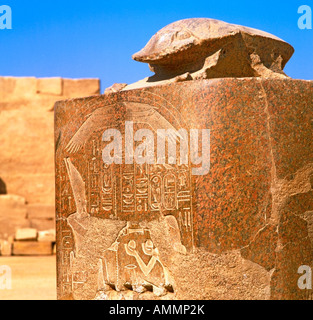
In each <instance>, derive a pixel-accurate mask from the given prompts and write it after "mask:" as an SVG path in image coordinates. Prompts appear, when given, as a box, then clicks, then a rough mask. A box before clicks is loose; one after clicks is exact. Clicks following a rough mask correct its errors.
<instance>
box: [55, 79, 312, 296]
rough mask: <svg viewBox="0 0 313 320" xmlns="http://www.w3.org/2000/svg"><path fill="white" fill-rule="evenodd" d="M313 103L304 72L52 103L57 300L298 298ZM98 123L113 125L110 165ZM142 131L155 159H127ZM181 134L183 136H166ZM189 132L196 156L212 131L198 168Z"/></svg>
mask: <svg viewBox="0 0 313 320" xmlns="http://www.w3.org/2000/svg"><path fill="white" fill-rule="evenodd" d="M312 101H313V82H311V81H301V80H291V79H288V78H284V79H262V78H225V79H209V80H208V79H204V80H194V81H186V82H180V83H171V84H165V85H161V86H151V87H148V88H142V89H135V90H125V91H121V92H115V93H114V92H113V93H109V94H105V95H102V96H97V97H90V98H81V99H74V100H67V101H62V102H58V103H57V104H56V107H55V142H56V143H55V152H56V223H57V260H58V298H59V299H126V298H127V299H128V298H131V299H147V298H148V299H236V298H237V299H304V298H306V295H307V294H308V293H307V292H304V291H302V290H300V289H299V288H298V286H297V279H298V278H299V274H298V273H297V271H298V268H299V267H300V266H301V265H306V264H307V265H310V263H311V261H312V260H313V255H312V240H313V238H312V232H310V230H311V229H310V226H311V219H310V215H311V213H312V211H313V197H312V195H313V188H312V184H313V183H312V180H313V179H312V177H313V162H312V154H313V144H312V134H313V128H312V119H313V106H312ZM130 123H131V124H132V127H129V126H127V124H128V125H129V124H130ZM130 128H131V129H133V130H130ZM108 129H112V130H113V129H114V130H116V131H112V130H111V131H109V133H110V132H111V133H113V132H117V131H118V132H120V133H121V138H122V140H121V141H122V144H121V145H120V147H121V149H120V150H117V149H114V151H115V152H116V153H117V154H118V155H119V156H121V159H120V160H121V161H120V162H118V161H117V162H118V163H112V164H108V163H105V162H104V150H105V149H106V148H107V147H108V145H109V144H110V143H112V139H111V140H110V139H106V136H105V135H104V133H105V132H107V133H108V131H107V130H108ZM140 129H146V130H150V131H151V132H152V133H153V139H154V141H155V143H154V147H155V149H154V151H155V152H154V153H153V155H152V158H151V157H150V158H149V159H150V160H151V159H152V160H154V162H153V161H152V162H151V163H143V164H139V163H138V162H136V161H133V163H131V161H130V160H131V159H133V158H132V156H133V155H134V154H136V152H137V151H138V150H140V147H142V146H143V145H144V143H145V141H147V139H146V140H145V139H141V140H140V139H137V141H136V139H135V138H136V134H138V132H140V131H139V130H140ZM160 129H161V130H172V131H168V136H167V144H170V143H173V141H174V142H176V143H177V149H176V151H177V158H176V160H177V161H176V163H173V162H175V161H173V159H170V157H168V156H167V155H166V158H165V161H164V163H162V162H161V164H159V162H158V160H159V159H158V148H157V140H158V138H159V137H160V132H159V131H158V130H160ZM179 129H184V130H186V131H184V132H187V140H186V139H184V138H185V137H182V135H178V138H177V136H176V138H177V139H175V138H173V136H172V135H171V132H172V133H173V132H174V131H175V132H177V131H178V130H179ZM194 130H198V131H197V132H199V137H198V138H199V139H198V142H199V145H200V146H199V150H196V151H195V148H194V150H193V152H194V153H196V152H198V151H199V152H200V153H201V151H202V153H203V152H204V150H201V146H202V149H203V145H204V143H205V142H206V143H207V142H208V141H203V140H201V135H202V136H203V134H204V131H203V130H210V137H209V142H210V143H209V146H210V169H209V170H208V171H207V172H205V173H204V174H202V175H195V174H194V172H196V171H195V170H194V169H197V168H199V167H200V166H201V163H199V162H196V161H192V159H193V158H194V157H193V153H192V150H191V145H192V143H191V140H190V137H191V132H192V131H193V132H195V131H194ZM145 132H146V131H145ZM163 132H164V131H163ZM178 132H181V133H182V132H183V131H178ZM137 138H138V136H137ZM146 138H147V137H146ZM206 139H207V137H206ZM106 140H107V141H106ZM207 140H208V139H207ZM186 141H189V142H190V143H189V144H188V153H187V161H186V162H183V161H181V158H180V157H179V155H181V153H182V149H181V148H179V146H181V145H182V143H183V142H184V143H186ZM130 142H131V143H132V144H131V148H129V143H130ZM206 145H207V144H206ZM112 150H113V149H112ZM136 150H137V151H136ZM166 150H167V151H168V148H166ZM179 150H180V151H179ZM133 151H134V154H132V152H133ZM146 151H147V149H146ZM172 151H173V150H172ZM138 152H139V151H138ZM166 154H167V153H166ZM147 156H148V154H147V152H146V153H145V152H143V158H145V157H146V159H147ZM117 158H118V157H117ZM174 160H175V159H174ZM127 162H128V163H127Z"/></svg>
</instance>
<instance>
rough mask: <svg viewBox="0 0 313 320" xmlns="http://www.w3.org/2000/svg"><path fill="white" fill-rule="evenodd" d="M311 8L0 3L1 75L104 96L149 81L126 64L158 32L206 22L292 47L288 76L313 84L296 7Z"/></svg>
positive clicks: (308, 43)
mask: <svg viewBox="0 0 313 320" xmlns="http://www.w3.org/2000/svg"><path fill="white" fill-rule="evenodd" d="M304 4H306V5H309V6H311V8H312V9H313V0H301V1H298V0H293V1H287V0H286V1H268V0H259V1H257V0H254V1H251V0H248V1H240V0H239V1H229V0H220V1H216V0H206V1H197V0H194V1H190V0H189V1H184V0H181V1H176V0H175V1H170V0H168V1H163V0H154V1H151V0H150V1H149V0H146V1H135V0H134V1H123V0H120V1H105V0H102V1H101V0H89V1H79V0H76V1H74V0H63V1H60V0H44V1H42V0H41V1H38V0H27V1H25V0H0V5H9V6H11V8H12V13H13V16H12V27H13V29H12V30H0V44H1V51H0V75H1V76H36V77H65V78H100V79H101V84H102V90H104V88H106V87H108V86H110V85H112V84H113V83H116V82H122V83H132V82H135V81H137V80H139V79H142V78H144V77H146V76H149V75H150V74H151V73H150V71H149V68H148V65H146V64H142V63H139V62H135V61H133V60H132V59H131V56H132V54H133V53H135V52H137V51H139V50H140V49H141V48H142V47H143V46H144V45H145V44H146V42H147V41H148V40H149V39H150V38H151V36H152V35H153V34H154V33H156V32H157V31H158V30H159V29H161V28H162V27H164V26H166V25H167V24H169V23H171V22H174V21H176V20H180V19H185V18H193V17H207V18H214V19H218V20H223V21H226V22H230V23H235V24H240V25H245V26H249V27H253V28H257V29H261V30H264V31H267V32H269V33H272V34H274V35H276V36H278V37H280V38H282V39H283V40H285V41H287V42H289V43H290V44H291V45H293V46H294V48H295V50H296V52H295V54H294V56H293V58H292V59H291V60H290V62H289V63H288V64H287V66H286V68H285V71H286V73H287V74H288V75H289V76H291V77H292V78H296V79H306V80H312V79H313V58H312V57H313V30H300V29H299V28H298V25H297V22H298V19H299V17H300V15H299V14H298V8H299V6H300V5H304Z"/></svg>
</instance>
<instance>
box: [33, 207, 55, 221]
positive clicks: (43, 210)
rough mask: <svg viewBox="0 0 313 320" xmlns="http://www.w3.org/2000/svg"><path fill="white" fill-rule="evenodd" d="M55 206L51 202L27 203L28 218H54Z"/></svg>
mask: <svg viewBox="0 0 313 320" xmlns="http://www.w3.org/2000/svg"><path fill="white" fill-rule="evenodd" d="M54 217H55V207H54V205H49V204H41V203H37V204H30V205H27V218H28V219H30V220H32V219H54Z"/></svg>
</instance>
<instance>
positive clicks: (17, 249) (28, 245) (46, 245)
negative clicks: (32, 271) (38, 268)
mask: <svg viewBox="0 0 313 320" xmlns="http://www.w3.org/2000/svg"><path fill="white" fill-rule="evenodd" d="M13 255H14V256H49V255H52V243H51V242H37V241H35V242H34V241H17V242H14V243H13Z"/></svg>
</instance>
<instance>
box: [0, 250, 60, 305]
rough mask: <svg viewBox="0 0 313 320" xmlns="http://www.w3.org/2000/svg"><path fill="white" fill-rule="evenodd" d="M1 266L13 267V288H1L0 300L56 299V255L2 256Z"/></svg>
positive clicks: (0, 258)
mask: <svg viewBox="0 0 313 320" xmlns="http://www.w3.org/2000/svg"><path fill="white" fill-rule="evenodd" d="M1 266H9V267H10V268H11V272H12V276H11V279H12V289H11V290H7V289H6V290H1V289H0V300H56V257H55V256H47V257H0V268H1ZM0 275H1V272H0ZM0 281H1V278H0ZM0 285H1V282H0Z"/></svg>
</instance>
